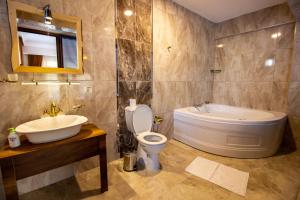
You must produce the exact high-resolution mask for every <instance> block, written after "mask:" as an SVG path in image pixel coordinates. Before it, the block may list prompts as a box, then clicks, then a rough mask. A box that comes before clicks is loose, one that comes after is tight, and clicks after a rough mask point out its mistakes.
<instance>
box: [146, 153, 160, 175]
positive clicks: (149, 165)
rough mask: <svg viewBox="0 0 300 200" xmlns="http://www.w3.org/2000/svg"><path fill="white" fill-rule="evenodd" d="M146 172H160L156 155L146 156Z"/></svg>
mask: <svg viewBox="0 0 300 200" xmlns="http://www.w3.org/2000/svg"><path fill="white" fill-rule="evenodd" d="M146 170H147V171H151V172H157V171H159V170H160V164H159V158H158V154H148V155H147V161H146Z"/></svg>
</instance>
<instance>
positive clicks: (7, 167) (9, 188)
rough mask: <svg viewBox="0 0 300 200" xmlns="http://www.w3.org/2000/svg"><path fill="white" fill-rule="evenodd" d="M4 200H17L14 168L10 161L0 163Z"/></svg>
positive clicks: (5, 160)
mask: <svg viewBox="0 0 300 200" xmlns="http://www.w3.org/2000/svg"><path fill="white" fill-rule="evenodd" d="M0 165H1V172H2V180H3V186H4V192H5V197H6V200H18V199H19V196H18V188H17V181H16V174H15V168H14V164H13V160H12V159H9V158H8V159H4V160H2V161H1V163H0Z"/></svg>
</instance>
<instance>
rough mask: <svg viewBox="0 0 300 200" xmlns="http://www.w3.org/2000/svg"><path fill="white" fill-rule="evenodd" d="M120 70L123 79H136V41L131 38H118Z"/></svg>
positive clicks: (120, 76)
mask: <svg viewBox="0 0 300 200" xmlns="http://www.w3.org/2000/svg"><path fill="white" fill-rule="evenodd" d="M117 49H118V71H119V79H120V80H121V81H135V80H136V65H135V43H134V41H131V40H124V39H117Z"/></svg>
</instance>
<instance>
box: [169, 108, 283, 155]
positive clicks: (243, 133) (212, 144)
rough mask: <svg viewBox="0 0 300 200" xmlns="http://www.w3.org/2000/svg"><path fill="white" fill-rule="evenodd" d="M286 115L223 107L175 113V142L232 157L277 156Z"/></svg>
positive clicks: (176, 111) (184, 110) (183, 110)
mask: <svg viewBox="0 0 300 200" xmlns="http://www.w3.org/2000/svg"><path fill="white" fill-rule="evenodd" d="M285 124H286V114H284V113H280V112H269V111H261V110H254V109H247V108H240V107H233V106H227V105H220V104H205V105H203V106H201V107H198V108H195V107H187V108H181V109H176V110H175V111H174V138H175V139H176V140H178V141H181V142H183V143H185V144H187V145H190V146H192V147H194V148H197V149H200V150H203V151H206V152H209V153H213V154H218V155H222V156H228V157H236V158H263V157H268V156H271V155H273V154H275V153H276V151H277V149H278V147H279V145H280V143H281V140H282V135H283V132H284V129H285Z"/></svg>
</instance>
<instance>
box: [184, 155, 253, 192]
mask: <svg viewBox="0 0 300 200" xmlns="http://www.w3.org/2000/svg"><path fill="white" fill-rule="evenodd" d="M185 171H187V172H189V173H191V174H193V175H195V176H198V177H200V178H203V179H205V180H208V181H210V182H212V183H215V184H217V185H219V186H221V187H223V188H225V189H227V190H230V191H232V192H234V193H237V194H239V195H242V196H245V195H246V190H247V184H248V179H249V173H248V172H243V171H240V170H237V169H234V168H232V167H228V166H226V165H223V164H220V163H218V162H214V161H211V160H207V159H205V158H201V157H197V158H195V159H194V160H193V162H192V163H191V164H190V165H189V166H187V167H186V169H185Z"/></svg>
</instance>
